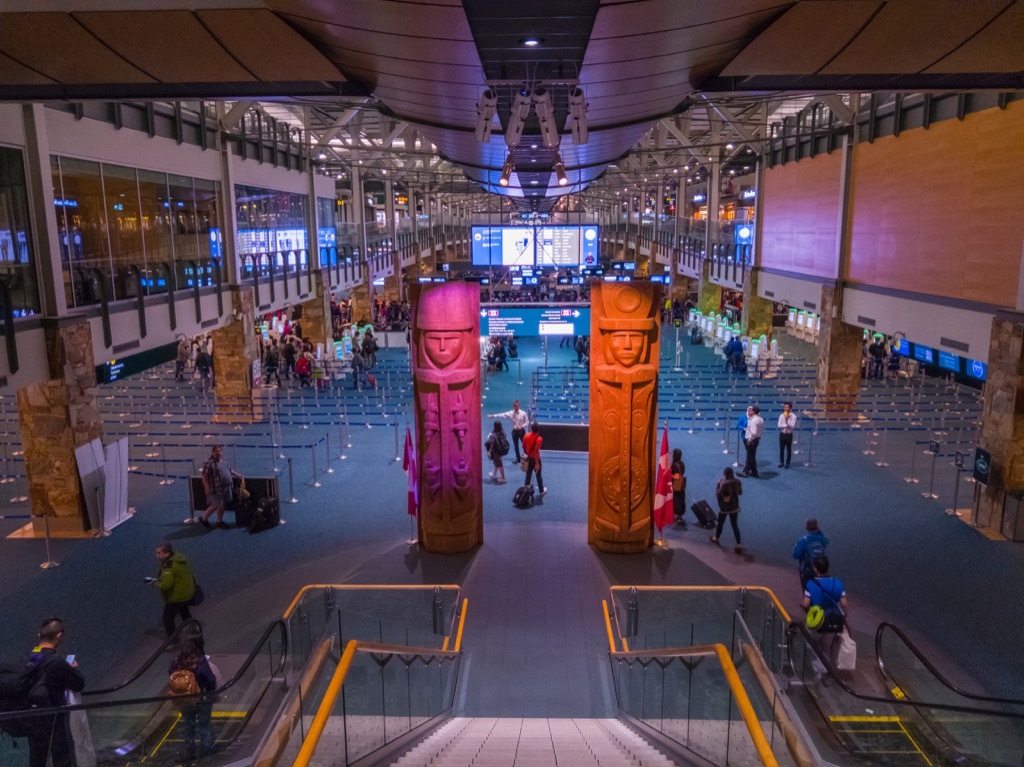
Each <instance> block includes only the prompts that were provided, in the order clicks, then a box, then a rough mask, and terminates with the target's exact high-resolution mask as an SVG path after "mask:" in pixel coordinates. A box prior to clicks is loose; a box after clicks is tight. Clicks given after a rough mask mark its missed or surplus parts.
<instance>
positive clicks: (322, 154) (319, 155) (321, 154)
mask: <svg viewBox="0 0 1024 767" xmlns="http://www.w3.org/2000/svg"><path fill="white" fill-rule="evenodd" d="M316 159H318V160H326V159H327V155H326V154H324V153H323V152H321V153H320V154H318V155H317V156H316Z"/></svg>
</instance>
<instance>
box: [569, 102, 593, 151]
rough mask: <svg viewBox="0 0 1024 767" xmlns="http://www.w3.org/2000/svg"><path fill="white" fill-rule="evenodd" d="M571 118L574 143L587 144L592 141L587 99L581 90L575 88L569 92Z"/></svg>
mask: <svg viewBox="0 0 1024 767" xmlns="http://www.w3.org/2000/svg"><path fill="white" fill-rule="evenodd" d="M569 117H570V122H571V124H572V142H573V143H574V144H586V143H587V141H588V140H589V139H590V129H589V128H588V127H587V99H586V95H585V94H584V93H583V90H582V89H580V88H573V89H572V91H570V92H569Z"/></svg>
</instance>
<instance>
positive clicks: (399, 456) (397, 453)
mask: <svg viewBox="0 0 1024 767" xmlns="http://www.w3.org/2000/svg"><path fill="white" fill-rule="evenodd" d="M391 460H392V461H401V460H402V450H401V448H400V447H399V446H398V411H397V410H396V411H395V457H394V458H392V459H391Z"/></svg>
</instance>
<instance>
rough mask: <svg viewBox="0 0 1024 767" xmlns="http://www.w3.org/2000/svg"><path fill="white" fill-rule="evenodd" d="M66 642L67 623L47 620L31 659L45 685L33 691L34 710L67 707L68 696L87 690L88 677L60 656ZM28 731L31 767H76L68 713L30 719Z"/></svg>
mask: <svg viewBox="0 0 1024 767" xmlns="http://www.w3.org/2000/svg"><path fill="white" fill-rule="evenodd" d="M63 640H64V622H63V621H61V619H60V618H47V619H46V620H44V621H43V623H42V625H41V626H40V627H39V643H38V644H37V645H36V646H35V647H33V648H32V651H31V652H30V653H29V656H28V665H29V666H30V667H31V668H32V669H34V671H35V673H36V674H37V675H38V676H37V677H36V679H38V680H39V681H40V682H41V686H40V687H41V689H40V687H37V686H36V683H35V682H33V685H32V690H30V691H29V697H30V701H29V702H30V703H31V704H32V705H33V706H39V707H42V708H57V707H60V706H65V705H67V701H66V699H65V696H66V695H67V693H68V692H69V691H70V692H81V691H82V690H83V689H84V688H85V677H84V676H82V672H81V671H79V670H78V661H76V660H75V659H74V656H69V657H70V661H68V660H65V659H64V658H63V657H61V656H60V655H58V654H57V649H58V648H59V647H60V645H61V642H63ZM33 695H38V698H36V699H32V698H33ZM25 729H26V737H27V738H28V760H29V765H30V767H46V766H47V758H48V757H49V758H50V759H52V761H53V767H75V765H76V763H77V762H76V760H75V744H74V741H73V740H72V737H71V727H70V720H69V717H68V714H67V713H55V714H53V715H51V716H35V717H30V718H29V719H28V721H27V726H26V728H25Z"/></svg>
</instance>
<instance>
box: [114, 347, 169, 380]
mask: <svg viewBox="0 0 1024 767" xmlns="http://www.w3.org/2000/svg"><path fill="white" fill-rule="evenodd" d="M177 354H178V342H177V341H172V342H171V343H169V344H164V345H163V346H158V347H156V348H155V349H149V350H147V351H144V352H139V353H138V354H133V355H132V356H130V357H119V358H118V359H115V360H110V361H108V362H104V363H103V364H102V365H97V366H96V380H97V381H98V382H99V383H112V382H114V381H120V380H121V379H122V378H125V377H127V376H130V375H135V374H136V373H141V372H143V371H144V370H149V369H150V368H155V367H156V366H157V365H162V364H163V363H165V362H170V361H171V360H173V359H174V358H175V357H176V356H177Z"/></svg>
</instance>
